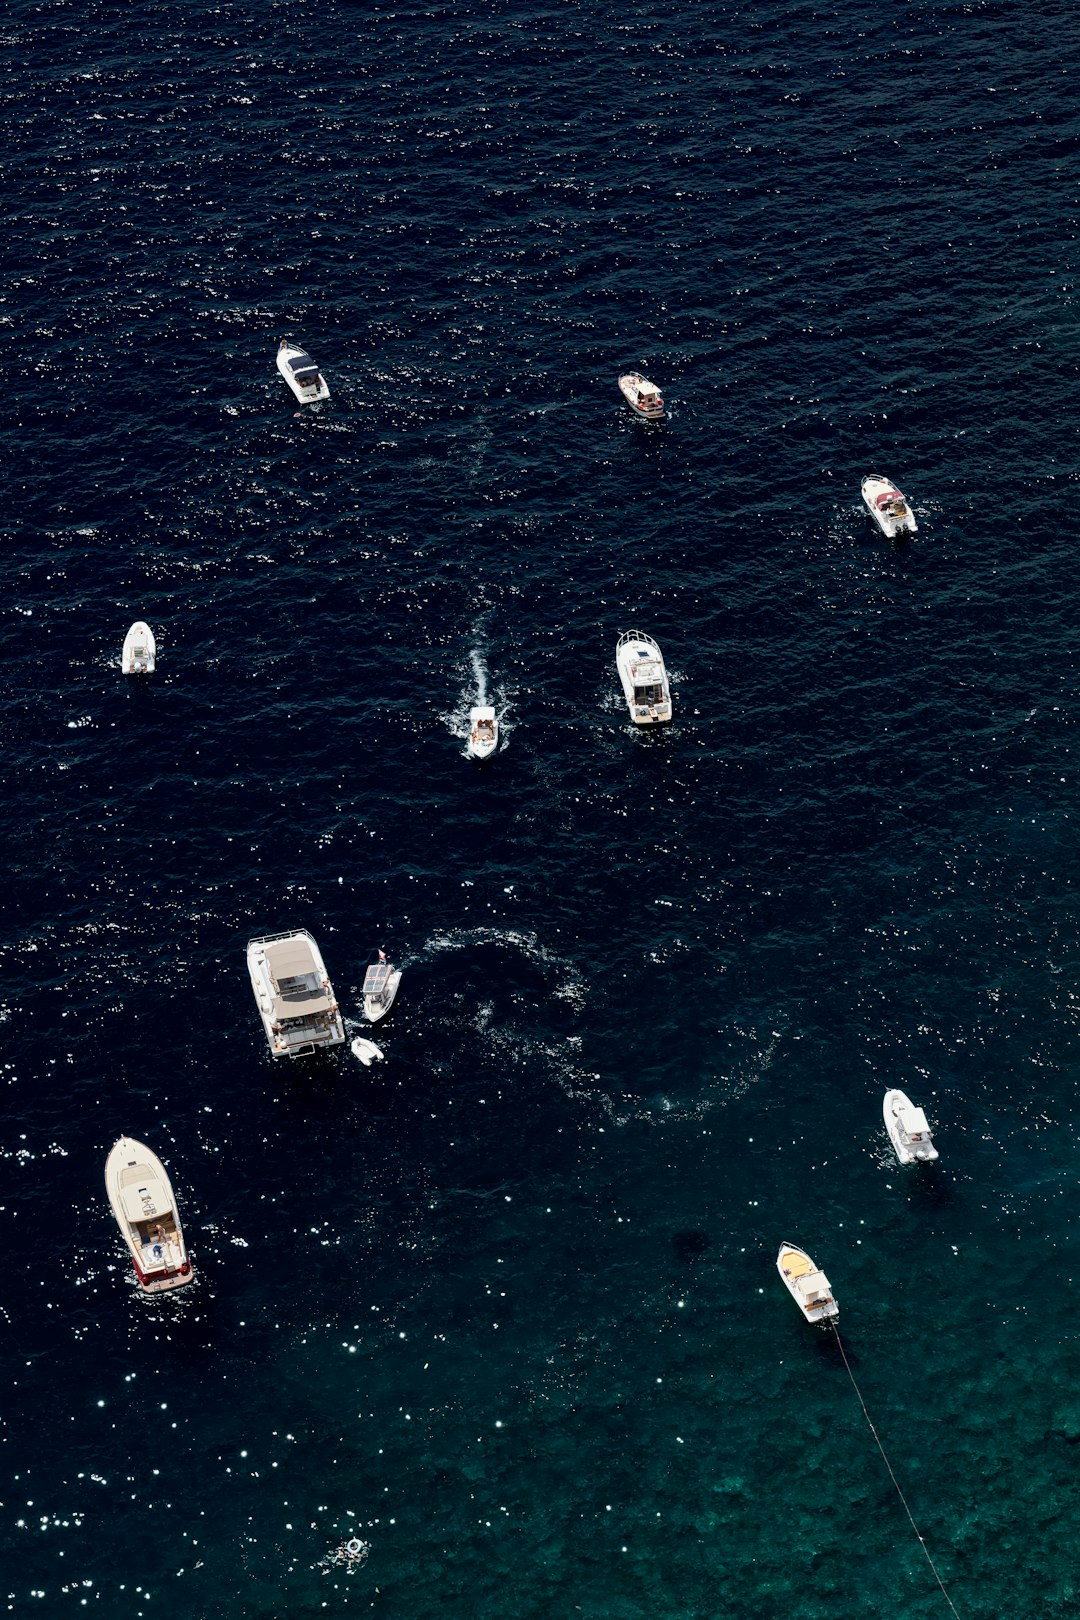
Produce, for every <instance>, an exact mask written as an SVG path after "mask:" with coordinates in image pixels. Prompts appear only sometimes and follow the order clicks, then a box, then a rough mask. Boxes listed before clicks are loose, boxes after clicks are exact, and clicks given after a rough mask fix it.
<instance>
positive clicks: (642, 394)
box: [619, 371, 664, 422]
mask: <svg viewBox="0 0 1080 1620" xmlns="http://www.w3.org/2000/svg"><path fill="white" fill-rule="evenodd" d="M619 388H620V390H621V392H622V396H623V399H625V401H626V403H627V404H628V405H629V407H630V409H631V410H632V411H633V413H634V415H635V416H640V417H642V418H643V419H644V420H645V421H646V422H658V421H659V420H660V418H661V417H662V416H663V414H664V401H663V400H662V399H661V397H660V390H659V388H657V386H656V384H655V383H651V382H650V381H649V379H648V378H647V377H643V376H642V375H641V373H640V371H627V372H624V374H623V375H622V376H621V377H620V378H619Z"/></svg>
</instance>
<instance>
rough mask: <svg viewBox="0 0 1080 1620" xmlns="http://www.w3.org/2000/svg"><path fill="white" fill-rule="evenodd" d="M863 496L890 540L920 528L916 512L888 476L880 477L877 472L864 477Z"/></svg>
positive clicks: (879, 526) (871, 513)
mask: <svg viewBox="0 0 1080 1620" xmlns="http://www.w3.org/2000/svg"><path fill="white" fill-rule="evenodd" d="M862 498H863V500H864V501H865V502H866V505H867V507H868V508H869V511H870V516H871V517H872V518H873V520H874V522H875V523H876V524H877V526H878V528H879V529H880V530H881V532H882V534H884V535H886V536H887V537H888V538H889V539H890V540H895V539H896V536H897V535H898V534H914V533H915V531H916V530H917V529H918V527H919V525H918V524H917V523H916V522H915V514H914V512H913V511H912V510H911V507H910V506H909V505H908V503H907V501H905V499H904V497H903V496H902V495H901V493H900V491H899V490H898V489H897V487H896V485H895V484H894V483H892V482H891V481H890V480H889V479H888V478H879V477H878V476H877V475H876V474H871V475H870V477H869V478H864V479H863V481H862Z"/></svg>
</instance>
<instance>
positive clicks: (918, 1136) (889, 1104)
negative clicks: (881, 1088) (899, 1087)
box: [882, 1091, 938, 1164]
mask: <svg viewBox="0 0 1080 1620" xmlns="http://www.w3.org/2000/svg"><path fill="white" fill-rule="evenodd" d="M882 1113H883V1114H884V1115H885V1129H886V1130H887V1131H888V1133H889V1140H890V1142H891V1143H892V1145H893V1147H894V1148H895V1149H896V1157H897V1158H898V1159H899V1160H900V1163H901V1164H932V1163H933V1161H934V1160H935V1159H936V1158H937V1156H938V1150H937V1148H936V1147H935V1146H934V1139H933V1137H932V1136H931V1135H930V1125H929V1122H928V1120H927V1118H926V1115H925V1114H924V1113H923V1111H922V1109H921V1108H916V1107H915V1105H914V1104H913V1103H912V1102H911V1100H910V1098H908V1097H905V1096H904V1093H903V1092H902V1091H887V1092H886V1093H885V1102H884V1104H883V1105H882Z"/></svg>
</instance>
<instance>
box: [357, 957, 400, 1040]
mask: <svg viewBox="0 0 1080 1620" xmlns="http://www.w3.org/2000/svg"><path fill="white" fill-rule="evenodd" d="M400 983H401V969H400V968H396V967H395V966H394V965H393V963H392V962H388V961H387V960H386V957H385V956H384V955H383V953H382V951H380V952H379V960H378V961H377V962H373V963H372V964H371V966H370V967H369V968H368V970H367V972H366V973H365V974H364V1017H365V1018H366V1019H368V1020H369V1022H371V1023H372V1024H377V1023H378V1022H379V1019H380V1018H385V1017H386V1015H387V1013H388V1012H389V1011H390V1008H391V1007H392V1006H393V1005H394V997H395V996H396V995H397V993H398V985H399V984H400Z"/></svg>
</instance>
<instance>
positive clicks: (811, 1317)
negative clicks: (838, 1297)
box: [776, 1243, 840, 1322]
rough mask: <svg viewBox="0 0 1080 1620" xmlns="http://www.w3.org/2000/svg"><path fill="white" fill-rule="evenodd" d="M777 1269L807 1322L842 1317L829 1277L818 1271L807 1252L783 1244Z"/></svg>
mask: <svg viewBox="0 0 1080 1620" xmlns="http://www.w3.org/2000/svg"><path fill="white" fill-rule="evenodd" d="M776 1269H777V1271H778V1272H779V1273H780V1275H781V1277H783V1279H784V1284H785V1286H786V1288H787V1291H788V1293H789V1294H790V1295H791V1297H792V1299H793V1300H794V1301H795V1303H796V1305H797V1306H798V1307H799V1309H800V1311H802V1313H803V1315H804V1316H805V1317H806V1320H807V1321H808V1322H826V1321H828V1320H829V1319H830V1318H832V1319H833V1320H835V1319H836V1317H838V1316H839V1315H840V1307H839V1305H838V1304H837V1303H836V1301H835V1299H834V1298H833V1292H832V1286H831V1284H830V1282H829V1279H828V1277H826V1275H825V1273H824V1272H823V1271H819V1270H818V1268H817V1266H815V1264H814V1262H813V1261H812V1260H811V1258H810V1256H809V1255H808V1254H807V1252H806V1250H805V1249H800V1248H799V1247H798V1245H797V1244H795V1243H781V1245H780V1253H779V1254H778V1255H777V1257H776Z"/></svg>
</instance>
